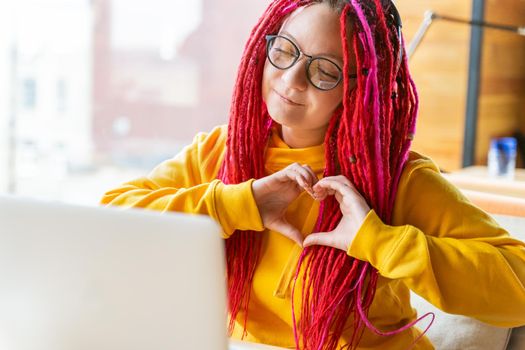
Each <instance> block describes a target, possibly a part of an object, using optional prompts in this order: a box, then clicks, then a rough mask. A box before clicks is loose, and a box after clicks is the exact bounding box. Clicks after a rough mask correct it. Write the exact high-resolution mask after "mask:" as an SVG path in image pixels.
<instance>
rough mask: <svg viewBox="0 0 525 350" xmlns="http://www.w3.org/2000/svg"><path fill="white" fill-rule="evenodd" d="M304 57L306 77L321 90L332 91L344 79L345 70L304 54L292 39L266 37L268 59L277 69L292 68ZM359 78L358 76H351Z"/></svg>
mask: <svg viewBox="0 0 525 350" xmlns="http://www.w3.org/2000/svg"><path fill="white" fill-rule="evenodd" d="M301 55H302V56H305V57H306V58H307V61H306V77H307V78H308V81H309V82H310V83H311V84H312V85H313V86H314V87H315V88H317V89H319V90H324V91H327V90H332V89H333V88H335V87H336V86H337V85H338V84H339V82H340V81H341V80H342V79H343V70H342V69H341V68H340V67H339V66H338V65H337V64H336V63H335V62H333V61H331V60H329V59H328V58H324V57H315V56H310V55H307V54H305V53H304V52H302V51H301V50H300V49H299V48H298V47H297V45H296V44H295V43H294V42H293V41H291V40H290V39H288V38H286V37H284V36H281V35H266V57H268V61H270V63H271V64H272V65H273V66H274V67H275V68H277V69H281V70H285V69H288V68H290V67H292V66H293V65H294V64H295V63H296V62H297V61H298V60H299V59H300V58H301ZM349 78H351V79H355V78H357V74H351V75H349Z"/></svg>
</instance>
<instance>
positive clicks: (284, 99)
mask: <svg viewBox="0 0 525 350" xmlns="http://www.w3.org/2000/svg"><path fill="white" fill-rule="evenodd" d="M273 91H274V92H275V93H276V94H277V95H278V96H279V97H280V98H281V100H283V101H284V102H285V103H288V104H290V105H292V106H304V105H303V104H301V103H297V102H295V101H293V100H290V99H289V98H287V97H284V96H283V95H281V94H280V93H278V92H277V91H275V90H273Z"/></svg>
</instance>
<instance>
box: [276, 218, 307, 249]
mask: <svg viewBox="0 0 525 350" xmlns="http://www.w3.org/2000/svg"><path fill="white" fill-rule="evenodd" d="M272 226H273V227H272V229H273V230H275V231H277V232H279V233H281V234H282V235H284V236H286V237H288V238H290V239H292V240H294V241H295V242H297V244H298V245H300V246H302V245H303V235H302V234H301V232H300V231H299V230H298V229H297V228H295V227H294V226H293V225H292V224H290V223H289V222H288V221H286V219H284V218H282V219H280V220H278V221H276V222H275V223H274V224H273V225H272Z"/></svg>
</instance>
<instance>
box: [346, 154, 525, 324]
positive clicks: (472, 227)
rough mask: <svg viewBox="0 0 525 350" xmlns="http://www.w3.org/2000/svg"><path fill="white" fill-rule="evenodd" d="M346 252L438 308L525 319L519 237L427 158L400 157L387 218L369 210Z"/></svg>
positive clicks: (496, 319)
mask: <svg viewBox="0 0 525 350" xmlns="http://www.w3.org/2000/svg"><path fill="white" fill-rule="evenodd" d="M348 254H349V255H350V256H353V257H355V258H357V259H360V260H364V261H368V262H370V264H371V265H372V266H374V267H375V268H376V269H377V270H378V271H379V273H380V274H381V275H383V276H385V277H387V278H391V279H400V280H402V281H403V283H405V284H406V286H407V287H408V288H410V289H412V290H413V291H414V292H416V293H417V294H419V295H420V296H422V297H423V298H425V299H427V300H428V301H429V302H430V303H432V304H433V305H435V306H436V307H438V308H440V309H442V310H443V311H445V312H448V313H451V314H461V315H465V316H469V317H473V318H476V319H478V320H480V321H482V322H485V323H489V324H493V325H496V326H502V327H516V326H520V325H524V324H525V287H524V285H525V244H524V243H523V242H521V241H519V240H517V239H514V238H512V237H511V236H510V235H509V233H508V232H506V231H505V230H504V229H503V228H501V227H500V226H499V225H498V224H497V223H496V222H495V221H494V220H493V219H492V218H491V217H490V216H489V215H488V214H487V213H485V212H484V211H482V210H481V209H479V208H477V207H476V206H474V205H473V204H472V203H470V202H469V201H468V200H467V199H466V198H465V197H464V196H463V195H462V194H461V193H460V192H459V191H458V190H457V189H456V188H455V187H454V186H453V185H451V184H450V183H449V182H447V181H446V180H445V179H444V178H443V177H442V176H441V175H440V173H439V170H438V169H437V167H436V166H435V164H434V163H433V162H432V161H430V160H428V159H416V160H411V161H409V162H408V163H407V166H406V167H405V169H404V172H403V175H402V177H401V180H400V183H399V190H398V193H397V195H396V201H395V209H394V215H393V226H390V225H386V224H384V223H383V222H382V221H381V219H380V218H379V217H378V216H377V214H376V213H375V212H374V211H373V210H372V211H370V213H369V214H368V216H367V217H366V219H365V221H364V223H363V225H362V226H361V228H360V229H359V231H358V233H357V235H356V237H355V239H354V241H353V242H352V244H351V246H350V248H349V250H348Z"/></svg>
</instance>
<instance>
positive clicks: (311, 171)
mask: <svg viewBox="0 0 525 350" xmlns="http://www.w3.org/2000/svg"><path fill="white" fill-rule="evenodd" d="M303 168H304V169H306V171H308V173H309V174H310V176H311V179H312V187H313V186H314V185H315V184H316V183H317V182H318V181H319V179H318V178H317V175H316V174H315V171H313V169H312V168H311V167H310V166H309V165H308V164H304V165H303Z"/></svg>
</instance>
